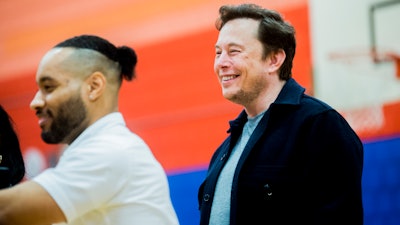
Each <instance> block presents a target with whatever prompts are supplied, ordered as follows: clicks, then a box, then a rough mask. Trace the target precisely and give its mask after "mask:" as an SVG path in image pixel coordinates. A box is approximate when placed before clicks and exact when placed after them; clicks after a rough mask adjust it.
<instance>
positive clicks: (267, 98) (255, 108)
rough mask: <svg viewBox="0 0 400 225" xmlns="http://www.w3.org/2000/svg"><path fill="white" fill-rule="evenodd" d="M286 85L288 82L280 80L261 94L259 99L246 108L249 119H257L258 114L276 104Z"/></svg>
mask: <svg viewBox="0 0 400 225" xmlns="http://www.w3.org/2000/svg"><path fill="white" fill-rule="evenodd" d="M285 83H286V81H284V80H278V81H276V82H274V83H273V84H272V85H269V87H268V88H266V90H265V91H264V92H263V93H262V94H260V95H259V97H258V98H257V99H255V100H254V101H252V102H251V103H249V104H248V105H245V106H244V107H245V110H246V113H247V115H248V116H249V117H255V116H257V115H258V114H260V113H262V112H264V111H266V110H267V109H268V108H269V107H270V105H271V104H272V103H273V102H275V100H276V98H277V97H278V95H279V93H280V92H281V90H282V88H283V86H284V85H285Z"/></svg>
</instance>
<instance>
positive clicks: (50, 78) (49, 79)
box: [38, 76, 55, 83]
mask: <svg viewBox="0 0 400 225" xmlns="http://www.w3.org/2000/svg"><path fill="white" fill-rule="evenodd" d="M46 81H55V80H54V78H52V77H49V76H44V77H41V78H40V79H39V81H38V83H43V82H46Z"/></svg>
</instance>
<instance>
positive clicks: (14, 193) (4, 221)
mask: <svg viewBox="0 0 400 225" xmlns="http://www.w3.org/2000/svg"><path fill="white" fill-rule="evenodd" d="M61 221H64V222H65V221H66V219H65V216H64V214H63V212H62V211H61V210H60V208H59V207H58V205H57V204H56V202H55V201H54V200H53V198H52V197H51V196H50V195H49V194H48V193H47V191H46V190H45V189H44V188H42V186H40V185H39V184H37V183H36V182H34V181H27V182H23V183H21V184H19V185H16V186H15V187H12V188H9V189H4V190H1V191H0V225H8V224H10V225H11V224H12V225H20V224H21V225H22V224H24V225H25V224H31V225H35V224H51V223H55V222H61Z"/></svg>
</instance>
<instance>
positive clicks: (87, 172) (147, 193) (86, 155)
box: [33, 113, 179, 225]
mask: <svg viewBox="0 0 400 225" xmlns="http://www.w3.org/2000/svg"><path fill="white" fill-rule="evenodd" d="M33 180H34V181H36V182H37V183H39V184H40V185H42V186H43V187H44V188H45V189H46V190H47V191H48V192H49V194H50V195H51V196H52V197H53V199H54V200H55V201H56V202H57V204H58V206H59V207H60V208H61V210H62V211H63V212H64V215H65V217H66V218H67V224H71V225H134V224H140V225H142V224H143V225H152V224H154V225H163V224H165V225H170V224H179V222H178V219H177V216H176V213H175V211H174V208H173V206H172V203H171V198H170V192H169V186H168V180H167V177H166V174H165V172H164V170H163V168H162V167H161V165H160V164H159V162H158V161H157V160H156V159H155V157H154V156H153V154H152V152H151V150H150V149H149V148H148V146H147V145H146V143H145V142H144V141H143V140H142V139H141V138H140V137H139V136H137V135H135V134H134V133H132V132H131V131H130V130H129V129H128V128H127V127H126V125H125V122H124V119H123V116H122V115H121V114H120V113H111V114H109V115H107V116H105V117H103V118H101V119H100V120H98V121H97V122H95V123H94V124H92V125H91V126H90V127H88V128H87V129H86V130H85V131H84V132H83V133H82V134H81V135H80V136H79V137H78V138H77V139H76V140H75V141H74V142H73V143H71V145H70V146H69V147H68V148H67V149H65V151H64V153H63V155H62V156H61V158H60V161H59V163H58V164H57V166H56V167H55V168H50V169H47V170H45V171H44V172H43V173H42V174H40V175H38V176H37V177H35V178H34V179H33ZM62 224H64V223H62Z"/></svg>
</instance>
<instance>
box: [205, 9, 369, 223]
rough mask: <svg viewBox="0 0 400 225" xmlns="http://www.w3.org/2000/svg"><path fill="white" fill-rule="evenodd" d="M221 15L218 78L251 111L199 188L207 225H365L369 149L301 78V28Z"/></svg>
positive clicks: (275, 18)
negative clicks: (297, 60) (296, 71)
mask: <svg viewBox="0 0 400 225" xmlns="http://www.w3.org/2000/svg"><path fill="white" fill-rule="evenodd" d="M219 12H220V17H219V18H218V19H217V23H216V26H217V29H218V30H219V36H218V39H217V42H216V45H215V49H216V56H215V61H214V71H215V73H216V75H217V78H218V80H219V83H220V84H221V88H222V94H223V96H224V97H225V98H226V99H228V100H229V101H232V102H234V103H236V104H240V105H242V106H243V108H244V110H243V111H242V112H241V114H240V115H239V116H238V118H236V119H235V120H233V121H231V122H230V129H229V131H228V132H229V136H228V137H227V139H226V140H225V141H224V142H223V143H222V144H221V146H220V147H219V148H218V149H217V150H216V152H215V153H214V155H213V156H212V158H211V162H210V165H209V168H208V173H207V177H206V179H205V181H204V182H203V183H202V185H201V186H200V188H199V193H198V198H199V205H200V207H199V208H200V212H201V221H200V224H201V225H206V224H211V225H238V224H240V225H247V224H269V225H274V224H309V225H317V224H319V225H320V224H325V225H326V224H353V225H355V224H357V225H359V224H362V223H363V207H362V198H361V176H362V168H363V145H362V143H361V141H360V139H359V138H358V136H357V135H356V133H355V132H354V131H353V130H352V129H351V127H350V126H349V125H348V123H347V122H346V121H345V119H344V118H343V117H342V116H341V115H340V114H339V113H338V112H337V111H335V110H334V109H333V108H331V107H330V106H329V105H327V104H326V103H324V102H322V101H320V100H317V99H315V98H313V97H311V96H308V95H306V94H305V93H304V91H305V90H304V88H303V87H301V86H300V85H299V84H298V83H297V82H296V81H295V80H294V79H293V78H292V72H291V70H292V62H293V58H294V55H295V48H296V41H295V30H294V28H293V27H292V26H291V25H290V24H289V23H288V22H286V21H284V20H283V18H282V17H281V15H280V14H279V13H277V12H275V11H272V10H268V9H264V8H261V7H260V6H257V5H254V4H242V5H238V6H230V5H226V6H222V7H221V8H220V11H219Z"/></svg>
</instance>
